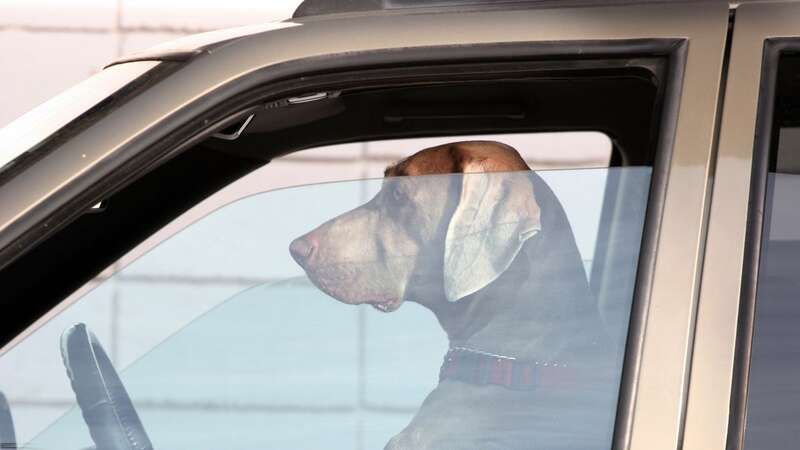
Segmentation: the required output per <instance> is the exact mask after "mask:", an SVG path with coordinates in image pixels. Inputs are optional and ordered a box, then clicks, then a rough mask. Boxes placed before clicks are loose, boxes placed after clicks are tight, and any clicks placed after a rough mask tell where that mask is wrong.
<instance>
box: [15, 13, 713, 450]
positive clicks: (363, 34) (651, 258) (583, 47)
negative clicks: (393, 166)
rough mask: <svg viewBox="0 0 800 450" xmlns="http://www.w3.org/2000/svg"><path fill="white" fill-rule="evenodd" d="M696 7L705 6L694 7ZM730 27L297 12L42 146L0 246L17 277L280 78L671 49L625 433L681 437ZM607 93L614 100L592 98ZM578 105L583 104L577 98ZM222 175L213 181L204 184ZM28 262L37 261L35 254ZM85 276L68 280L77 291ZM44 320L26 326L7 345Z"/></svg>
mask: <svg viewBox="0 0 800 450" xmlns="http://www.w3.org/2000/svg"><path fill="white" fill-rule="evenodd" d="M700 9H702V11H703V14H698V11H699V10H700ZM727 27H728V9H727V5H726V4H723V3H714V4H708V5H701V6H697V5H647V6H624V7H584V8H554V9H525V8H520V9H515V10H509V11H474V12H469V13H463V12H462V13H452V12H447V11H440V12H437V14H429V15H421V14H405V15H404V14H396V13H395V14H391V15H380V14H369V15H356V16H352V17H345V18H340V19H337V20H326V19H319V20H307V21H303V20H299V21H298V22H297V23H291V22H289V23H285V24H283V25H281V26H278V27H276V28H278V29H275V30H273V31H270V32H267V33H263V34H256V35H252V36H248V37H246V38H241V39H235V40H232V41H230V42H226V43H225V45H218V46H216V47H214V48H213V51H211V50H210V49H200V50H199V51H198V52H197V55H194V57H193V58H192V57H190V58H189V59H188V61H187V62H185V63H180V64H175V65H173V66H171V67H169V68H168V69H169V70H166V71H165V73H161V74H160V75H159V77H160V78H159V79H158V82H157V83H155V84H153V85H152V86H150V87H149V88H148V89H146V90H144V91H140V92H136V95H134V96H131V97H130V98H126V99H125V101H123V102H121V103H120V104H118V105H115V108H113V110H111V111H110V112H108V113H107V114H102V115H100V116H98V117H96V120H94V121H93V122H92V123H89V124H85V126H82V127H79V128H77V129H75V130H73V132H72V133H70V134H68V135H67V136H65V137H63V138H62V139H61V140H58V141H53V142H51V143H50V145H51V146H52V147H51V148H50V149H48V151H46V152H42V155H41V157H40V158H38V159H37V160H35V161H33V162H31V163H30V164H29V165H27V167H26V168H25V169H24V170H21V171H19V173H18V174H17V175H16V176H15V177H13V178H11V179H9V180H7V181H6V182H5V183H4V185H3V186H0V203H2V204H3V205H4V208H3V209H2V211H0V223H1V224H2V229H0V233H2V234H0V246H2V250H1V251H2V257H3V258H4V260H3V263H4V265H5V266H6V268H5V269H4V270H5V273H6V276H9V277H10V275H8V274H13V273H15V272H13V270H14V269H15V267H17V268H19V267H22V266H21V264H22V263H23V262H24V256H25V255H26V254H27V255H30V254H31V253H30V252H31V251H32V249H33V248H34V246H36V245H40V247H38V248H39V249H41V248H45V247H41V245H44V244H45V243H47V242H48V240H49V239H53V238H54V237H55V236H56V235H57V233H58V232H59V231H60V230H63V229H64V227H66V226H67V224H68V223H70V222H71V221H74V220H75V219H76V218H77V217H78V216H80V215H82V214H83V213H84V212H85V211H86V210H87V209H89V208H91V207H92V205H95V204H97V203H98V202H99V201H101V200H103V199H104V198H105V197H108V196H109V195H110V194H111V193H113V192H114V191H115V190H119V189H121V188H123V187H125V186H126V185H128V184H130V183H132V182H135V181H136V180H137V178H138V177H141V176H142V174H144V173H146V172H148V171H150V170H152V169H153V168H154V167H156V166H157V165H158V164H163V162H164V161H167V160H169V159H170V158H172V157H175V156H176V155H179V154H180V152H181V150H183V149H184V148H186V146H188V145H189V144H191V143H194V142H196V140H197V139H200V138H203V137H206V136H207V135H208V134H210V133H211V132H213V131H217V130H218V129H219V128H221V127H223V126H225V125H227V124H229V123H233V122H236V121H237V120H240V119H241V118H242V117H246V116H248V115H249V114H251V113H252V112H253V111H255V110H256V109H257V108H263V107H264V105H263V103H262V104H260V105H254V104H252V103H248V101H247V98H248V96H252V97H253V98H256V97H258V96H259V95H261V96H262V97H263V95H264V92H267V91H268V90H269V89H273V90H275V91H276V92H277V90H278V89H282V91H281V92H283V94H282V98H286V97H287V96H290V97H291V95H295V96H294V97H291V98H294V99H297V98H300V99H306V98H307V97H304V96H297V95H298V93H299V94H302V93H306V94H308V93H315V92H320V91H321V92H326V91H325V90H324V86H325V85H324V84H320V85H318V86H314V85H305V86H303V85H302V84H300V82H301V81H304V80H307V79H308V78H309V77H310V76H311V75H318V74H337V73H345V72H347V73H349V74H350V75H351V76H354V75H353V74H355V76H356V78H358V77H357V75H358V74H359V71H363V70H365V69H367V68H390V67H397V66H408V67H415V66H423V65H436V64H444V63H456V62H458V63H465V62H482V61H484V62H485V61H490V62H491V61H494V62H502V61H504V60H512V61H514V60H519V59H520V58H524V59H529V60H533V61H547V60H558V59H563V60H570V59H578V58H587V57H590V59H591V58H603V57H609V56H613V57H619V58H631V59H635V58H638V57H644V56H651V57H652V56H656V57H661V58H663V59H664V60H665V61H666V68H667V72H668V74H669V80H670V82H669V83H667V84H664V85H662V86H661V89H664V91H663V93H664V97H663V99H664V102H663V104H661V108H662V109H660V115H659V118H658V119H659V120H658V125H657V129H658V136H659V140H658V142H657V143H656V148H657V150H656V152H655V156H654V160H653V168H654V178H653V182H652V185H651V194H650V198H649V203H648V205H649V206H648V212H647V223H648V227H647V235H646V237H645V239H644V241H643V250H642V256H641V259H640V265H639V274H638V278H637V286H636V300H635V303H634V306H633V309H632V311H631V315H630V329H629V331H628V340H627V347H626V358H625V367H624V371H623V377H622V387H621V394H620V402H619V409H618V411H617V422H616V428H615V442H616V444H615V446H617V447H620V448H633V449H640V448H641V449H643V448H647V449H653V448H676V447H677V446H678V442H679V436H680V435H681V418H682V416H683V405H684V400H683V399H684V398H685V395H686V384H687V377H688V367H689V364H688V362H689V354H690V347H691V343H692V335H693V326H694V314H695V310H696V305H697V300H698V286H699V275H700V268H701V266H702V265H701V264H700V262H701V257H702V252H703V248H704V239H703V236H704V230H705V226H704V221H705V218H706V217H707V213H708V207H709V174H710V173H711V172H712V162H713V155H714V143H715V141H714V139H715V132H714V129H715V124H716V120H717V114H716V111H717V106H718V103H719V101H720V98H719V92H720V86H719V81H720V76H721V73H722V67H723V59H724V50H725V40H726V34H727ZM443 30H448V32H446V33H444V32H443ZM153 58H155V59H157V57H156V56H153ZM328 82H329V81H328ZM292 83H295V84H292ZM298 85H300V87H298ZM321 86H323V87H321ZM291 93H294V94H291ZM290 94H291V95H290ZM276 95H277V94H276ZM612 101H613V100H612ZM598 106H603V105H594V107H598ZM608 106H609V108H610V107H611V104H610V103H609V105H608ZM573 111H574V112H575V114H576V115H577V114H578V111H579V109H578V108H575V109H574V110H573ZM203 133H205V134H203ZM193 139H194V141H193ZM208 166H214V162H213V161H210V162H208ZM216 169H217V170H223V169H225V168H224V167H222V166H221V165H218V166H217V167H216ZM227 169H228V170H230V173H229V177H228V178H225V179H224V180H221V181H220V183H222V184H225V183H228V182H230V181H231V180H232V179H235V178H237V177H239V176H241V175H242V174H243V173H244V172H246V171H247V170H249V169H250V168H243V167H228V168H227ZM183 170H186V169H185V168H184V169H183ZM219 187H220V186H219V185H213V186H205V187H204V189H207V191H204V194H205V195H207V193H208V192H211V191H213V190H215V189H218V188H219ZM187 198H188V197H187ZM164 201H165V202H167V201H168V199H164ZM182 201H190V202H191V201H194V202H196V201H197V198H192V199H191V200H186V199H182ZM6 205H7V206H6ZM139 232H140V233H145V232H144V231H142V230H139ZM111 237H112V236H107V238H108V245H109V246H110V247H113V246H114V241H113V239H111ZM115 251H116V252H119V251H121V249H115ZM112 253H113V252H112ZM104 257H108V255H104ZM77 261H80V259H79V260H77ZM108 262H109V263H111V262H113V259H112V260H110V261H108ZM50 269H51V270H52V268H50ZM19 270H22V269H19ZM26 270H27V271H28V272H30V270H32V269H31V266H28V268H27V269H26ZM23 272H24V270H23ZM16 273H19V272H16ZM62 281H63V280H62ZM33 284H35V283H33ZM79 284H80V283H77V284H76V283H73V285H72V287H73V289H74V288H77V287H78V286H79ZM65 286H70V284H69V283H68V280H67V281H63V283H62V285H61V288H62V289H67V288H66V287H65ZM34 288H36V289H38V288H40V287H34ZM34 288H31V289H34ZM67 290H68V289H67ZM31 292H33V291H31ZM66 293H68V292H66ZM20 295H22V294H20ZM57 297H58V296H57V295H53V296H52V298H51V299H49V300H47V301H45V300H42V301H41V303H38V302H39V300H38V297H37V296H33V297H32V298H37V301H34V302H31V304H27V305H21V303H22V302H20V301H19V297H16V298H15V301H16V302H17V304H16V305H14V306H20V307H21V309H20V310H21V311H24V312H22V313H20V314H19V315H18V316H15V317H16V321H15V322H16V323H17V324H20V325H17V328H16V329H15V330H14V331H15V333H13V334H16V332H17V331H19V328H20V327H21V326H27V325H28V324H30V323H31V321H32V320H34V319H32V318H31V317H32V316H33V315H36V314H41V313H42V312H44V311H47V310H49V309H50V308H51V307H53V306H56V305H57V304H58V298H57ZM61 298H63V296H62V297H61ZM9 303H11V300H7V301H6V303H5V304H4V307H10V305H9ZM22 306H24V307H22ZM25 308H28V309H27V310H25ZM35 329H36V327H35V326H34V327H33V328H30V329H29V330H28V331H26V332H25V333H22V334H21V335H19V336H18V337H17V338H16V339H15V341H13V342H12V344H10V345H7V346H6V347H5V349H6V350H4V351H7V349H8V348H10V347H11V346H13V345H14V343H18V342H21V341H22V340H24V338H25V336H26V335H27V334H30V333H34V332H35ZM11 337H12V336H9V338H11Z"/></svg>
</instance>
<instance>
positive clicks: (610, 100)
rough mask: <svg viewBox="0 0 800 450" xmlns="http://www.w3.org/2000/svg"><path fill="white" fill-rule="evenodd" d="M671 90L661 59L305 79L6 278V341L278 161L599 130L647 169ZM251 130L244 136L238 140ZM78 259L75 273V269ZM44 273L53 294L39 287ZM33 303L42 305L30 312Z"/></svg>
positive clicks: (143, 180)
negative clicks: (355, 148) (408, 143)
mask: <svg viewBox="0 0 800 450" xmlns="http://www.w3.org/2000/svg"><path fill="white" fill-rule="evenodd" d="M668 78H669V72H668V70H667V61H666V58H659V57H650V58H641V59H634V60H631V59H627V58H625V59H591V60H577V61H575V60H572V61H531V62H507V61H500V62H492V63H490V64H487V63H481V64H475V63H470V64H456V65H441V66H438V65H433V66H424V67H413V68H408V67H405V68H390V69H373V70H365V71H358V72H353V73H345V74H323V75H317V76H316V77H308V80H307V81H314V82H315V84H316V86H317V88H316V89H315V90H314V91H311V92H310V93H309V91H305V92H302V91H301V92H298V93H297V95H293V96H290V97H284V98H279V99H271V100H269V99H267V100H266V101H262V102H260V104H259V105H258V106H256V107H251V108H250V109H248V110H247V111H246V112H245V113H239V116H240V118H239V119H237V120H234V121H233V123H229V124H228V125H227V126H226V128H225V129H219V130H214V132H215V133H217V134H216V136H213V135H212V136H210V137H207V138H205V139H203V140H202V141H200V142H199V143H197V144H196V145H194V146H192V147H191V148H190V149H187V150H184V151H182V152H180V153H179V154H178V155H176V156H174V157H172V158H171V159H169V160H168V161H166V162H164V163H162V164H161V165H160V166H158V167H156V168H154V169H152V170H151V171H150V172H148V173H146V174H145V175H144V176H141V177H139V178H138V179H136V180H135V181H133V182H130V183H128V184H127V186H125V187H124V188H123V189H120V190H119V191H117V192H114V193H113V194H111V195H109V196H107V197H106V198H104V199H103V201H102V203H100V204H99V205H98V206H99V207H97V208H92V209H90V210H88V211H86V213H85V214H83V215H82V216H80V217H79V218H78V219H77V220H75V221H73V222H72V223H70V224H69V225H68V226H66V227H64V228H63V229H61V230H59V231H58V232H57V233H55V235H53V236H52V237H50V238H49V239H47V240H46V241H45V242H43V243H41V244H40V245H38V246H37V247H36V248H34V249H33V250H31V251H29V252H27V253H26V254H24V255H23V256H22V257H20V258H18V259H17V260H15V261H14V262H13V263H12V264H10V265H8V266H6V267H4V268H3V269H2V270H0V281H2V283H3V284H4V285H5V286H8V290H7V292H9V293H11V294H10V295H8V296H6V297H5V298H4V303H6V304H13V305H15V307H14V312H13V315H14V317H13V320H9V321H8V322H7V323H13V324H15V325H13V326H9V327H6V328H4V329H3V330H2V333H3V339H4V341H8V340H9V339H10V338H11V337H13V336H15V335H17V334H18V333H19V332H21V331H22V330H23V329H24V328H25V327H26V326H27V325H28V324H30V323H32V322H33V321H34V320H36V318H38V317H40V316H41V315H42V314H43V313H44V312H46V311H47V310H49V309H50V308H52V307H53V306H54V305H56V304H57V303H58V302H59V301H60V300H61V299H63V298H64V297H66V296H67V295H68V294H69V293H70V292H72V291H74V290H75V289H76V288H78V287H79V286H81V285H83V284H84V283H85V282H86V281H88V280H89V279H91V278H92V277H93V276H95V275H96V274H97V273H99V272H100V271H101V270H103V269H105V268H106V267H108V266H109V265H110V264H111V263H112V262H113V261H115V260H116V259H118V258H119V257H120V256H121V255H122V254H124V253H125V252H127V251H128V250H130V249H131V248H133V247H134V246H135V245H136V244H138V243H139V242H141V241H142V240H143V239H145V238H146V237H147V236H149V235H150V234H152V233H153V232H154V231H156V230H157V229H158V228H160V227H161V226H163V225H164V224H166V223H168V222H169V221H170V220H172V219H173V218H175V217H176V216H178V215H179V214H181V213H182V212H184V211H186V210H187V209H188V208H190V207H191V206H192V205H194V204H196V203H198V202H199V201H201V200H202V199H204V198H206V197H207V196H209V195H210V194H212V193H214V192H216V191H217V190H219V189H220V188H222V187H224V186H226V185H227V184H229V183H231V182H232V181H234V180H236V179H238V178H240V177H242V176H243V175H245V174H247V173H249V172H251V171H253V170H254V169H256V168H258V167H260V166H262V165H264V164H268V163H269V162H270V161H271V160H273V159H274V158H279V157H281V156H283V155H287V154H290V153H293V152H297V151H301V150H303V149H306V148H310V147H317V146H321V145H327V144H334V143H345V142H358V141H364V140H378V139H391V138H400V137H422V136H436V135H453V136H457V135H466V134H480V133H513V132H536V131H570V130H571V131H581V130H594V131H602V132H604V133H606V134H607V135H608V136H610V137H611V139H612V141H613V145H614V148H613V154H612V158H611V163H610V164H611V166H634V165H640V166H641V165H643V166H652V165H653V164H654V161H655V160H656V150H657V147H658V144H659V142H660V139H662V136H660V130H661V123H662V122H661V120H662V113H663V107H664V104H665V98H666V95H667V87H668V81H669V79H668ZM320 93H322V94H321V95H320ZM315 96H316V97H315ZM309 98H310V99H311V101H309ZM251 116H252V117H251ZM245 121H248V123H247V126H245V127H244V131H243V132H242V133H241V134H240V135H239V136H237V137H236V138H235V139H233V140H231V139H230V137H231V136H232V135H235V134H236V132H237V131H239V129H240V128H242V125H244V122H245ZM229 122H231V121H230V120H229ZM201 131H203V130H194V133H195V134H197V133H199V132H201ZM205 131H206V132H208V130H205ZM166 180H169V186H170V191H169V192H168V193H165V192H163V186H164V185H165V184H164V183H165V181H166ZM156 199H157V200H156ZM77 257H80V261H81V263H80V264H74V261H75V259H76V258H77ZM34 267H36V268H37V269H36V270H32V268H34ZM42 273H47V277H48V282H47V283H41V282H40V276H41V274H42ZM598 279H599V277H598ZM31 298H35V299H37V301H36V302H30V301H25V299H31Z"/></svg>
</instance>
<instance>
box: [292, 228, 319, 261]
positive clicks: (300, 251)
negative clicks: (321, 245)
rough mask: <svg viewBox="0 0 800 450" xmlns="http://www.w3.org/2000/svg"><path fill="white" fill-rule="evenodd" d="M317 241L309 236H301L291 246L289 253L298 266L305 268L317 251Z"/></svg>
mask: <svg viewBox="0 0 800 450" xmlns="http://www.w3.org/2000/svg"><path fill="white" fill-rule="evenodd" d="M317 245H318V243H317V240H316V239H314V238H313V237H311V236H309V235H305V236H300V237H299V238H297V239H295V240H294V241H292V243H291V244H289V253H291V254H292V258H294V260H295V261H297V264H300V265H301V266H303V267H305V265H306V263H308V261H309V260H310V259H311V257H312V256H313V255H314V252H316V250H317Z"/></svg>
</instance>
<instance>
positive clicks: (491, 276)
mask: <svg viewBox="0 0 800 450" xmlns="http://www.w3.org/2000/svg"><path fill="white" fill-rule="evenodd" d="M600 136H601V137H602V135H600ZM498 139H500V137H498ZM452 140H453V139H452V138H451V139H450V141H452ZM511 140H513V139H511ZM408 141H412V140H408ZM600 142H604V144H603V145H606V147H604V148H606V149H607V150H608V151H610V145H608V144H609V141H607V140H603V139H600ZM406 144H408V146H407V147H406V148H408V147H411V148H417V147H415V145H417V144H418V143H416V144H415V143H413V142H406ZM376 146H377V144H376ZM376 152H377V150H376ZM408 153H410V152H405V153H404V154H400V155H395V154H393V155H392V156H393V157H394V156H407V155H408ZM598 153H599V154H601V156H597V155H595V156H594V157H595V158H598V159H597V161H599V162H595V163H593V164H590V167H591V166H594V168H574V166H573V168H568V169H559V170H547V169H542V170H536V171H533V172H531V171H511V172H507V171H503V172H497V173H469V174H436V175H433V174H432V175H419V176H407V175H404V174H400V175H399V176H394V177H390V178H385V179H381V178H375V179H367V180H356V181H346V182H330V183H318V184H311V185H302V186H297V187H291V188H284V189H277V190H271V191H268V192H255V193H252V195H249V196H247V197H245V198H242V199H240V200H237V201H234V202H232V203H227V204H226V205H225V206H222V207H220V208H219V209H216V210H215V211H214V212H212V213H210V214H208V215H207V216H205V217H203V218H202V219H200V220H197V221H194V222H193V223H192V224H191V225H189V226H186V228H184V229H182V230H181V231H179V232H177V233H175V234H174V235H173V236H172V237H171V238H169V239H167V240H165V241H163V242H162V243H160V244H159V245H157V246H155V247H154V248H152V249H151V250H149V251H148V252H147V253H145V254H143V255H141V256H140V257H138V258H137V259H135V260H134V261H132V262H129V263H126V264H127V265H125V267H124V268H123V269H121V270H118V271H116V272H115V273H113V274H109V275H104V276H101V277H100V278H98V279H97V280H95V281H94V282H93V283H92V285H91V286H88V287H87V288H86V289H85V291H87V292H86V293H85V294H84V295H83V296H81V297H80V298H77V299H76V300H75V301H74V302H71V303H70V304H65V305H63V306H62V307H61V309H60V310H59V311H58V313H57V314H54V315H53V316H52V318H51V319H50V320H49V321H48V322H47V323H46V324H44V325H43V326H41V327H39V328H38V329H37V330H35V331H34V332H32V333H31V334H30V335H28V337H27V338H26V339H24V340H23V341H21V342H20V343H19V344H17V345H16V346H15V347H13V348H11V349H10V350H8V351H7V352H6V353H5V354H3V355H2V357H0V380H3V384H2V385H0V390H3V391H4V392H5V394H6V397H7V398H8V399H9V403H10V407H11V408H10V409H11V411H12V415H13V417H14V420H15V423H16V428H17V436H18V439H19V442H20V443H22V444H24V445H27V446H29V447H32V448H42V449H47V448H59V449H62V448H75V449H79V448H85V447H88V446H92V445H98V447H101V446H102V445H100V444H102V443H107V442H109V439H111V440H113V439H124V436H139V435H138V434H137V433H138V432H139V431H141V430H139V428H141V429H142V430H144V432H145V436H146V442H150V443H151V444H152V446H153V447H159V448H197V447H198V446H201V447H202V446H204V445H208V443H209V442H214V443H225V444H226V445H229V446H232V447H245V446H247V447H262V448H287V447H289V448H319V447H336V448H383V447H384V446H385V445H386V444H387V442H392V443H393V445H398V446H402V445H406V446H407V447H420V446H423V445H428V446H430V447H431V448H454V447H458V446H466V445H472V446H473V448H476V447H477V448H492V446H503V447H504V448H509V447H510V448H522V447H526V446H529V445H530V443H536V444H538V445H541V446H542V447H543V448H598V449H608V448H610V447H611V436H612V431H613V425H614V417H615V414H616V402H617V393H618V390H619V380H620V373H621V370H622V365H623V355H624V347H625V336H626V331H627V324H628V316H629V313H630V309H631V303H632V300H633V290H634V287H635V286H634V285H635V282H634V280H635V276H636V271H637V262H638V256H639V246H640V243H641V240H642V233H643V226H644V225H643V224H644V216H645V210H646V206H647V198H648V193H649V189H650V177H651V172H652V169H651V168H650V167H648V166H630V167H607V165H608V156H606V157H605V158H606V159H605V160H604V159H603V156H602V152H601V151H598ZM301 157H302V154H299V155H298V156H297V158H301ZM287 161H289V162H291V161H290V160H288V159H287ZM296 162H297V161H296V160H295V163H296ZM287 163H288V162H287ZM381 164H382V165H385V164H383V162H381ZM268 167H269V166H268ZM578 167H580V166H578ZM266 173H268V172H265V174H266ZM609 233H613V236H614V239H613V240H612V239H609ZM609 248H611V250H609ZM608 279H611V280H614V282H613V283H601V282H599V281H600V280H608ZM175 317H180V320H176V319H175ZM76 324H80V325H76ZM101 349H102V350H101ZM104 354H107V355H108V363H107V364H105V363H103V358H102V355H104ZM98 364H99V365H98ZM96 365H98V366H96ZM64 366H66V369H67V370H65V367H64ZM94 367H105V368H106V369H103V370H107V368H108V367H115V368H116V371H117V372H119V373H120V379H121V383H122V385H124V388H125V391H126V392H127V395H128V396H129V397H130V399H131V405H132V408H130V409H129V410H126V409H124V402H123V401H122V400H121V398H122V397H123V396H122V395H121V394H120V393H121V392H123V391H122V390H121V388H120V387H119V385H117V384H114V383H113V382H112V381H113V377H110V376H104V377H101V378H97V377H96V374H97V370H94V371H93V370H90V369H92V368H94ZM103 370H101V372H102V373H105V372H103ZM70 377H71V378H70ZM100 379H102V381H98V380H100ZM110 380H111V381H110ZM98 383H100V385H98ZM103 383H105V384H103ZM99 386H100V387H106V388H108V389H105V388H104V389H100V388H99ZM109 386H110V387H109ZM98 392H110V393H112V394H113V395H111V397H113V399H112V401H109V402H105V403H104V402H99V403H98V402H88V401H87V400H85V399H86V398H92V397H91V396H92V395H98V394H97V393H98ZM87 396H88V397H87ZM81 399H84V400H81ZM97 404H104V405H110V406H108V408H111V411H112V412H113V411H116V410H115V409H114V408H122V409H124V410H125V411H127V413H126V414H122V415H118V416H119V417H122V419H121V421H119V422H115V423H111V422H109V421H108V420H106V419H107V417H106V419H104V417H105V416H103V414H104V413H103V407H97V408H96V407H94V406H93V405H97ZM130 410H133V411H136V412H135V413H130ZM106 413H108V411H106ZM139 423H140V424H141V427H139V426H138V425H137V424H139ZM120 427H121V428H120ZM120 430H122V431H120ZM120 432H121V433H122V434H120ZM120 436H122V437H120ZM415 439H416V440H417V441H415ZM420 439H421V440H422V441H418V440H420ZM140 442H145V440H140ZM142 448H145V447H142Z"/></svg>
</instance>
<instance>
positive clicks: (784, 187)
mask: <svg viewBox="0 0 800 450" xmlns="http://www.w3.org/2000/svg"><path fill="white" fill-rule="evenodd" d="M798 67H800V59H798V57H797V56H791V55H786V56H783V57H781V58H780V62H779V66H778V71H777V80H776V85H775V88H776V89H775V99H774V109H773V111H772V117H773V123H767V124H765V125H764V126H765V127H767V129H768V130H769V129H771V133H772V138H771V143H770V148H769V164H768V170H769V171H768V174H767V179H766V182H767V184H766V197H765V203H764V216H763V217H764V221H763V229H762V238H761V243H760V244H761V256H760V261H759V266H758V284H757V292H756V307H755V323H754V329H753V338H752V339H753V340H752V350H751V352H752V353H751V362H750V376H749V388H748V400H747V422H746V428H745V448H748V449H779V448H780V449H782V448H791V447H794V446H795V445H796V442H797V436H798V433H800V392H798V390H797V380H798V377H800V355H799V354H798V343H800V328H798V327H797V319H798V318H799V317H800V302H798V293H800V283H798V280H799V279H800V270H798V269H799V268H800V266H798V264H797V261H798V258H800V226H798V225H800V210H798V208H797V201H796V199H797V195H798V193H800V127H798V125H800V115H798V110H797V105H798V101H799V100H800V89H798V87H800V85H798V84H797V73H798ZM762 114H763V113H762ZM768 132H769V131H768Z"/></svg>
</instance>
